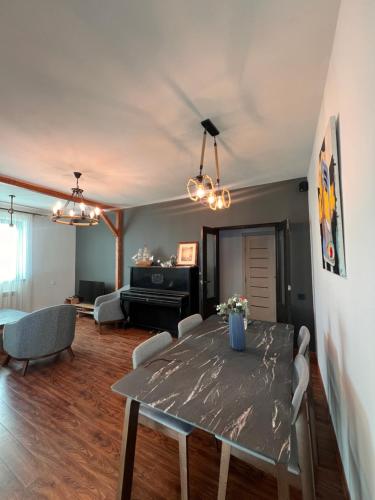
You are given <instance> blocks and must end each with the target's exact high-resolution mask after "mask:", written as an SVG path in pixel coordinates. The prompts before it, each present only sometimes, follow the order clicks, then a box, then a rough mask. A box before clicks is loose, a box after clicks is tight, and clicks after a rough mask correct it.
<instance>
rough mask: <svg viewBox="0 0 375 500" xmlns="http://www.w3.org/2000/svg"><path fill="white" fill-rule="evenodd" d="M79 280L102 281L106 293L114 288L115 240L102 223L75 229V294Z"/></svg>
mask: <svg viewBox="0 0 375 500" xmlns="http://www.w3.org/2000/svg"><path fill="white" fill-rule="evenodd" d="M112 221H114V218H113V219H112ZM79 280H89V281H104V283H105V287H106V290H107V291H108V292H110V291H112V290H113V289H114V287H115V239H114V237H113V236H112V233H110V232H109V230H108V228H107V226H106V225H105V223H104V222H102V221H101V222H100V223H99V224H98V225H97V226H94V227H81V228H79V229H77V232H76V293H78V283H79Z"/></svg>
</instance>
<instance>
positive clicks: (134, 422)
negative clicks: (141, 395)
mask: <svg viewBox="0 0 375 500" xmlns="http://www.w3.org/2000/svg"><path fill="white" fill-rule="evenodd" d="M138 411H139V403H138V401H135V400H134V399H130V398H128V399H127V400H126V406H125V415H124V427H123V431H122V443H121V455H120V473H119V482H118V490H117V500H130V498H131V493H132V482H133V467H134V455H135V443H136V440H137V427H138Z"/></svg>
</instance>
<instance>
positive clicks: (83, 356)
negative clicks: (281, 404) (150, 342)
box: [0, 318, 345, 500]
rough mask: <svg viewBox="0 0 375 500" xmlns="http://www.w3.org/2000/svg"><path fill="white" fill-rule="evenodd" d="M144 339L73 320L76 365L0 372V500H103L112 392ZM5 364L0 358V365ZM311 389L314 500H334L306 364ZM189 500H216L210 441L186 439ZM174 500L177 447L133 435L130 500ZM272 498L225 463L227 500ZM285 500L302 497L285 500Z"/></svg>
mask: <svg viewBox="0 0 375 500" xmlns="http://www.w3.org/2000/svg"><path fill="white" fill-rule="evenodd" d="M148 338H150V332H147V331H144V330H140V329H134V328H132V329H121V328H120V329H116V328H114V327H106V328H103V332H102V334H101V335H100V334H99V333H98V330H97V328H96V327H95V325H94V322H93V320H92V319H91V318H79V319H78V321H77V328H76V338H75V342H74V344H73V351H74V353H75V358H74V359H73V360H72V361H70V358H69V355H67V354H65V353H62V354H61V355H59V356H56V357H54V358H49V359H46V360H42V361H38V362H32V363H30V366H29V370H28V372H27V374H26V376H25V377H22V376H21V367H22V365H21V364H20V363H17V362H12V363H11V364H10V366H9V367H6V368H2V369H0V450H1V454H0V499H1V500H23V499H28V500H42V499H43V500H44V499H47V500H48V499H51V500H97V499H98V500H102V499H103V500H104V499H105V500H107V499H108V500H112V499H114V498H115V495H116V486H117V479H118V467H119V456H120V443H121V433H122V422H123V413H124V403H125V402H124V400H123V399H122V398H121V397H119V396H118V395H116V394H114V393H112V391H111V389H110V387H111V385H112V384H113V383H114V382H115V381H116V380H118V379H119V378H120V377H122V376H123V375H124V374H125V373H127V372H128V371H130V370H131V369H132V361H131V354H132V351H133V349H134V348H135V347H136V346H137V345H138V344H140V343H141V342H142V341H144V340H146V339H148ZM3 357H4V355H2V354H0V362H1V361H2V359H3ZM311 368H312V384H313V391H314V402H315V410H316V415H317V432H318V448H319V458H320V464H319V468H318V474H317V497H318V498H319V499H327V500H328V499H329V500H332V499H333V500H336V499H343V498H345V495H344V491H345V490H344V488H343V484H342V482H341V471H340V469H339V466H338V461H337V456H338V455H337V454H338V452H337V445H336V442H335V437H334V433H333V429H332V425H331V421H330V417H329V413H328V407H327V402H326V400H325V396H324V391H323V390H322V383H321V379H320V375H319V370H318V368H317V366H316V364H315V363H314V361H313V362H312V363H311ZM189 454H190V457H189V466H190V487H191V499H192V500H211V499H212V500H214V499H216V495H217V482H218V476H219V465H220V453H218V452H217V450H216V445H215V441H214V439H213V438H212V436H209V435H207V434H206V433H204V432H202V431H199V430H197V431H194V433H193V434H192V436H191V438H190V443H189ZM179 497H180V481H179V463H178V445H177V442H176V441H174V440H172V439H169V438H167V437H165V436H163V435H162V434H160V433H157V432H154V431H152V430H150V429H147V428H144V427H142V426H140V427H139V431H138V437H137V446H136V457H135V468H134V482H133V498H134V499H135V500H166V499H167V500H174V499H178V498H179ZM250 498H254V499H256V500H270V499H273V498H277V486H276V481H275V480H274V479H273V478H272V477H269V476H267V475H266V474H264V473H262V472H261V471H258V470H256V469H254V468H251V467H250V466H248V465H246V464H244V463H243V462H241V461H240V460H237V459H235V458H232V460H231V463H230V472H229V482H228V495H227V499H229V500H230V499H233V500H234V499H235V500H245V499H246V500H248V499H250ZM291 499H292V500H300V499H301V493H300V492H299V491H297V490H292V492H291Z"/></svg>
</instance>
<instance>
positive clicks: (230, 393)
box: [112, 316, 294, 499]
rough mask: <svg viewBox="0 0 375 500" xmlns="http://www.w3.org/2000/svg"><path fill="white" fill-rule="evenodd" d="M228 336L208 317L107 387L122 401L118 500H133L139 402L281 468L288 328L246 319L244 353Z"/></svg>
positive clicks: (287, 421)
mask: <svg viewBox="0 0 375 500" xmlns="http://www.w3.org/2000/svg"><path fill="white" fill-rule="evenodd" d="M228 334H229V327H228V324H227V323H226V322H224V321H223V319H221V318H220V317H219V316H211V317H209V318H208V319H207V320H205V321H203V323H201V324H200V325H199V326H197V327H196V328H194V329H193V330H191V331H190V332H189V333H187V334H186V335H185V336H184V337H183V338H182V339H180V340H178V341H177V342H174V343H173V344H171V345H170V346H169V347H168V348H166V349H165V350H163V351H162V352H160V353H158V354H157V355H156V356H154V357H152V358H151V359H149V360H148V361H147V362H146V363H144V364H143V365H142V366H140V367H138V368H137V369H136V370H134V371H132V372H130V373H129V374H127V375H125V376H124V377H123V378H122V379H120V380H119V381H118V382H116V383H115V384H114V385H113V386H112V390H113V391H114V392H116V393H118V394H120V395H121V396H124V397H126V398H127V404H126V408H125V419H124V430H123V443H122V451H121V470H120V480H119V490H118V498H122V499H123V498H130V497H131V486H132V473H133V465H134V452H135V442H136V432H137V419H138V408H139V404H145V405H148V406H150V407H152V408H155V409H158V410H160V411H163V412H165V413H167V414H168V415H172V416H174V417H177V418H179V419H181V420H183V421H185V422H187V423H189V424H191V425H193V426H194V427H197V428H200V429H203V430H204V431H206V432H209V433H211V434H214V435H216V436H219V437H223V438H225V439H227V440H230V441H232V442H233V443H234V444H236V445H239V446H241V447H242V448H244V449H246V450H251V451H254V452H256V453H260V454H262V455H264V456H266V457H267V458H269V459H271V460H272V461H274V462H275V463H276V464H280V465H281V466H284V467H285V468H286V467H287V463H288V460H289V453H290V443H289V441H290V430H291V394H292V372H293V370H292V368H293V339H294V327H293V326H292V325H290V324H284V323H271V322H264V321H250V322H249V324H248V328H247V330H246V333H245V335H246V349H245V351H242V352H239V351H234V350H233V349H232V348H231V347H230V345H229V338H228Z"/></svg>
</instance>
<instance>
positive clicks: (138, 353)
mask: <svg viewBox="0 0 375 500" xmlns="http://www.w3.org/2000/svg"><path fill="white" fill-rule="evenodd" d="M171 343H172V336H171V334H170V333H169V332H162V333H158V334H157V335H155V336H154V337H151V338H150V339H148V340H146V341H145V342H143V343H142V344H140V345H139V346H137V347H136V348H135V349H134V351H133V356H132V359H133V368H134V369H135V368H137V367H138V366H140V365H142V364H144V363H146V362H147V360H148V359H149V358H151V357H153V356H155V355H156V354H157V353H158V352H160V351H162V350H164V349H165V348H166V347H168V346H169V345H170V344H171ZM138 422H139V423H140V424H142V425H145V426H146V427H149V428H151V429H154V430H156V431H160V432H162V433H163V434H165V435H166V436H168V437H171V438H173V439H175V440H176V441H178V447H179V457H180V481H181V498H182V499H183V500H187V499H188V498H189V464H188V437H189V436H190V434H191V433H192V432H193V430H194V427H193V426H191V425H189V424H187V423H185V422H182V421H181V420H179V419H177V418H175V417H172V416H170V415H167V414H166V413H164V412H162V411H159V410H155V409H154V408H151V407H150V406H146V405H144V404H141V405H140V407H139V417H138Z"/></svg>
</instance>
